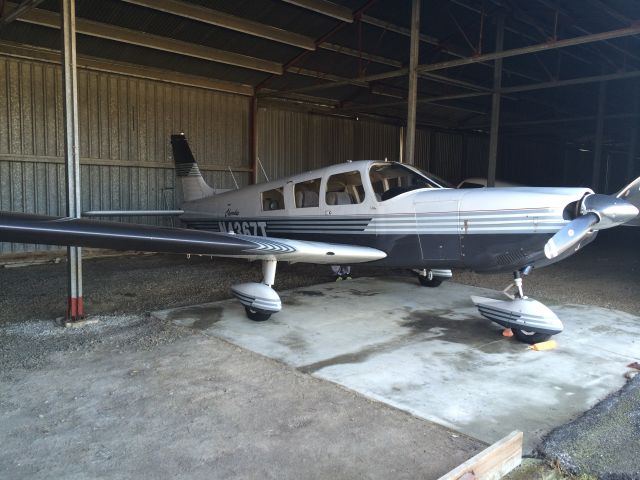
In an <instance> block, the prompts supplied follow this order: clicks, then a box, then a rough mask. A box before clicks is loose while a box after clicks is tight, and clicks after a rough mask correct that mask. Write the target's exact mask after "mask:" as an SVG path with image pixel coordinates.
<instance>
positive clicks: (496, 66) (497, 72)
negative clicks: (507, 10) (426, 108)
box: [487, 12, 505, 187]
mask: <svg viewBox="0 0 640 480" xmlns="http://www.w3.org/2000/svg"><path fill="white" fill-rule="evenodd" d="M504 17H505V15H504V13H503V12H499V13H498V16H497V17H496V52H501V51H502V49H503V48H504ZM501 88H502V58H497V59H495V60H494V63H493V95H492V102H491V132H490V135H489V165H488V169H487V187H495V185H496V166H497V163H498V140H499V139H498V130H499V127H500V89H501Z"/></svg>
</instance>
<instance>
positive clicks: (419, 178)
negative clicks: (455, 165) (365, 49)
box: [369, 163, 443, 202]
mask: <svg viewBox="0 0 640 480" xmlns="http://www.w3.org/2000/svg"><path fill="white" fill-rule="evenodd" d="M369 179H370V180H371V186H372V187H373V191H374V193H375V195H376V200H378V201H379V202H384V201H386V200H389V199H391V198H393V197H395V196H397V195H400V194H401V193H405V192H410V191H411V190H417V189H419V188H441V187H442V186H443V185H440V184H438V183H436V182H435V181H433V180H431V179H430V178H429V177H427V176H426V175H421V174H420V173H418V172H416V171H414V170H412V169H410V168H407V167H405V166H404V165H399V164H397V163H385V164H378V165H372V166H371V169H370V170H369Z"/></svg>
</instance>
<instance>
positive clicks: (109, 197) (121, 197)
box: [0, 57, 249, 253]
mask: <svg viewBox="0 0 640 480" xmlns="http://www.w3.org/2000/svg"><path fill="white" fill-rule="evenodd" d="M78 100H79V101H78V107H79V112H78V113H79V117H80V157H81V163H82V167H81V188H82V209H83V210H88V209H104V210H108V209H115V208H117V209H166V208H173V207H174V206H175V198H174V190H173V188H174V184H175V181H174V175H173V168H172V157H171V147H170V144H169V135H170V134H171V133H175V132H179V131H184V132H185V133H186V134H187V136H188V138H189V139H190V144H191V146H192V149H193V152H194V155H195V156H196V158H197V159H198V162H199V164H200V166H201V169H202V170H203V173H204V175H205V177H206V178H207V180H208V181H209V182H210V183H211V184H215V186H216V187H219V188H232V187H233V185H234V183H233V180H232V178H231V175H230V173H229V172H228V171H224V170H222V171H221V169H224V168H226V167H227V166H231V167H232V168H237V169H240V170H243V171H241V172H238V173H236V174H235V175H236V179H237V181H238V183H239V184H241V185H245V184H247V182H248V181H249V174H248V173H247V172H246V170H247V169H248V166H249V165H248V164H249V149H248V142H247V138H248V128H249V100H248V98H247V97H242V96H238V95H229V94H224V93H218V92H213V91H210V90H204V89H198V88H190V87H182V86H177V85H172V84H165V83H162V82H154V81H149V80H142V79H136V78H131V77H125V76H121V75H114V74H109V73H98V72H92V71H86V70H79V71H78ZM63 128H64V126H63V115H62V75H61V71H60V67H58V66H57V65H52V64H48V63H44V62H38V61H30V60H18V59H13V58H4V57H0V209H1V210H11V211H19V212H33V213H43V214H48V215H63V214H64V210H65V193H64V191H65V190H64V189H65V187H64V185H65V183H64V181H65V175H64V165H63V158H62V155H63V148H64V143H63V142H64V137H63ZM138 221H139V220H138ZM147 221H156V220H154V219H148V220H147ZM40 248H41V247H40ZM34 249H35V247H34V246H30V245H29V246H25V245H11V244H6V243H0V253H7V252H15V251H24V250H26V251H30V250H34Z"/></svg>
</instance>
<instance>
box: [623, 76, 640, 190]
mask: <svg viewBox="0 0 640 480" xmlns="http://www.w3.org/2000/svg"><path fill="white" fill-rule="evenodd" d="M634 96H635V101H634V103H635V108H634V112H635V113H637V114H640V87H638V85H637V84H636V86H635V95H634ZM632 122H633V123H632V125H631V132H630V137H629V151H628V152H627V177H626V182H627V183H628V182H630V181H631V180H633V179H634V177H635V170H636V166H635V160H636V156H637V155H638V130H640V118H637V117H636V118H634V119H633V120H632Z"/></svg>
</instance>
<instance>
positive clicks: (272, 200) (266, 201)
mask: <svg viewBox="0 0 640 480" xmlns="http://www.w3.org/2000/svg"><path fill="white" fill-rule="evenodd" d="M271 210H284V196H283V195H282V187H279V188H274V189H273V190H267V191H266V192H262V211H263V212H268V211H271Z"/></svg>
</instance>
